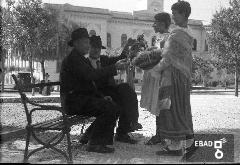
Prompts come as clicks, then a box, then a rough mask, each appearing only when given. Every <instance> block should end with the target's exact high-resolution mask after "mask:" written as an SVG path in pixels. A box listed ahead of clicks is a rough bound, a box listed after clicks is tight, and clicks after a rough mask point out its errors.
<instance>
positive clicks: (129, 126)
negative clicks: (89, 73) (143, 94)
mask: <svg viewBox="0 0 240 165" xmlns="http://www.w3.org/2000/svg"><path fill="white" fill-rule="evenodd" d="M128 44H129V43H128ZM128 44H127V45H126V46H125V49H124V51H123V53H122V54H121V55H120V56H118V57H108V56H105V55H100V54H101V49H105V47H104V46H102V41H101V38H100V36H92V37H90V51H89V60H90V62H91V64H92V66H93V68H96V69H98V68H104V67H108V66H110V65H113V64H115V63H116V62H117V61H118V60H121V59H124V58H126V49H127V47H128ZM95 83H96V86H97V88H98V90H99V91H101V93H103V94H104V95H105V96H110V97H109V99H110V100H113V101H114V102H116V103H117V105H119V106H120V107H121V111H120V114H119V122H118V128H117V131H116V136H115V140H116V141H121V142H126V143H131V144H135V143H137V141H136V140H134V139H131V138H130V136H129V135H128V133H129V132H133V131H134V130H137V129H141V128H142V125H141V124H139V123H138V116H139V114H138V100H137V94H136V93H135V91H134V90H133V89H132V88H131V87H130V86H129V85H128V84H127V83H122V84H119V85H118V84H116V83H115V81H114V77H113V76H105V77H102V78H100V79H98V80H96V81H95ZM90 129H91V127H90V128H89V129H88V130H87V131H86V134H88V131H89V130H90ZM86 134H85V135H84V136H83V137H82V139H81V140H80V142H82V143H86V142H87V138H86V136H87V135H86Z"/></svg>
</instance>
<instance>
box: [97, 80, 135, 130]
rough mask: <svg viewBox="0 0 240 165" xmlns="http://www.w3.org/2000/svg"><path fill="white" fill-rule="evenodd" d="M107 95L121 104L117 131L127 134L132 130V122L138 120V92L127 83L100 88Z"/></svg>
mask: <svg viewBox="0 0 240 165" xmlns="http://www.w3.org/2000/svg"><path fill="white" fill-rule="evenodd" d="M100 91H101V92H102V93H103V94H104V95H105V96H111V97H112V99H113V101H114V102H115V103H116V104H117V105H119V106H120V108H121V109H120V113H119V114H118V116H119V121H118V128H117V133H119V134H125V133H128V132H130V131H131V127H130V124H131V123H132V122H138V117H139V113H138V100H137V94H136V92H135V91H134V90H133V89H132V88H131V87H130V86H129V85H128V84H127V83H122V84H119V85H116V86H109V87H105V88H102V89H100Z"/></svg>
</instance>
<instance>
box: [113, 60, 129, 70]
mask: <svg viewBox="0 0 240 165" xmlns="http://www.w3.org/2000/svg"><path fill="white" fill-rule="evenodd" d="M128 65H129V61H128V60H127V59H122V60H119V61H117V62H116V64H115V66H116V68H117V70H124V69H126V68H127V67H128Z"/></svg>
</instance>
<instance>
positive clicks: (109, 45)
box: [107, 33, 112, 48]
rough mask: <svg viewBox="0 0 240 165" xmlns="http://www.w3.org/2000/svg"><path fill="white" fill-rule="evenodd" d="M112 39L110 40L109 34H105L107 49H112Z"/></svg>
mask: <svg viewBox="0 0 240 165" xmlns="http://www.w3.org/2000/svg"><path fill="white" fill-rule="evenodd" d="M111 42H112V39H111V34H110V33H107V47H108V48H111V47H112V43H111Z"/></svg>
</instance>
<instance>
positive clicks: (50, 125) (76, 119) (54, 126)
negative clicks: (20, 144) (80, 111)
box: [33, 115, 89, 130]
mask: <svg viewBox="0 0 240 165" xmlns="http://www.w3.org/2000/svg"><path fill="white" fill-rule="evenodd" d="M67 118H68V120H69V124H70V126H72V125H75V124H76V123H82V122H83V120H85V119H88V118H89V117H86V116H76V115H74V116H68V117H67ZM64 126H65V123H64V122H63V117H58V118H56V119H52V120H48V121H44V122H42V123H37V124H35V125H33V127H34V129H38V130H41V129H43V130H48V129H50V130H61V129H63V128H64Z"/></svg>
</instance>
